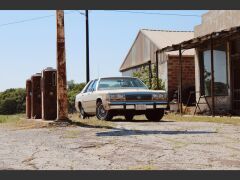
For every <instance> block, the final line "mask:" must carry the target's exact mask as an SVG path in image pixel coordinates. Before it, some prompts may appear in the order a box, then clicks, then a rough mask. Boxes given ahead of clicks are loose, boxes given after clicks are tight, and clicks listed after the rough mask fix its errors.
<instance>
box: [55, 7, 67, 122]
mask: <svg viewBox="0 0 240 180" xmlns="http://www.w3.org/2000/svg"><path fill="white" fill-rule="evenodd" d="M56 15H57V120H67V119H68V104H67V78H66V55H65V36H64V11H63V10H57V12H56Z"/></svg>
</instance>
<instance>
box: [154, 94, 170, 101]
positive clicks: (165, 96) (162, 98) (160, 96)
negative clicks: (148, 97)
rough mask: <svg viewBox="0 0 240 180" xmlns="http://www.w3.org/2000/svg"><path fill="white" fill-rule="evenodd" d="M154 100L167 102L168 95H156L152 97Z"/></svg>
mask: <svg viewBox="0 0 240 180" xmlns="http://www.w3.org/2000/svg"><path fill="white" fill-rule="evenodd" d="M152 99H153V100H166V99H167V93H154V94H153V95H152Z"/></svg>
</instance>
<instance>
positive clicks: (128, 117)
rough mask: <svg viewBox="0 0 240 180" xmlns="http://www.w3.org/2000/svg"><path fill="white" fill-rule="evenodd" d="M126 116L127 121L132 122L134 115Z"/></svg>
mask: <svg viewBox="0 0 240 180" xmlns="http://www.w3.org/2000/svg"><path fill="white" fill-rule="evenodd" d="M124 116H125V119H126V121H132V120H133V117H134V114H125V115H124Z"/></svg>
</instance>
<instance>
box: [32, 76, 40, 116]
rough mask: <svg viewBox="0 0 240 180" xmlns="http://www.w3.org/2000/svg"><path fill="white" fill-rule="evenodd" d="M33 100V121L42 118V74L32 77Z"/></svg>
mask: <svg viewBox="0 0 240 180" xmlns="http://www.w3.org/2000/svg"><path fill="white" fill-rule="evenodd" d="M31 81H32V98H31V116H32V119H41V118H42V99H41V73H36V74H34V75H32V77H31Z"/></svg>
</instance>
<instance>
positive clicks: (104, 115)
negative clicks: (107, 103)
mask: <svg viewBox="0 0 240 180" xmlns="http://www.w3.org/2000/svg"><path fill="white" fill-rule="evenodd" d="M96 116H97V118H98V119H99V120H107V121H110V120H111V119H112V118H113V115H112V113H111V112H110V111H108V110H106V109H105V108H104V106H103V104H102V102H101V101H98V102H97V108H96Z"/></svg>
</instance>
